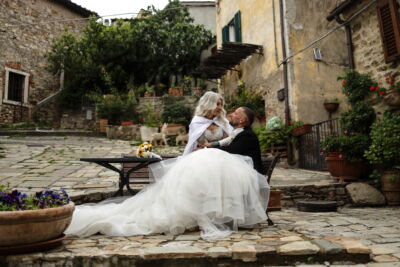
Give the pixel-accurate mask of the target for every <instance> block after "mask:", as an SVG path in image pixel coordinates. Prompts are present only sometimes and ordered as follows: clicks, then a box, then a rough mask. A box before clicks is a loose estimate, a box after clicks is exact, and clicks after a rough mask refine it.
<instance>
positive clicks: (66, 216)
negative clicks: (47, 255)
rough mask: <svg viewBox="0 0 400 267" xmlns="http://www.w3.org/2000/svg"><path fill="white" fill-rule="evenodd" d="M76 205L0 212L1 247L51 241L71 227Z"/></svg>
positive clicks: (71, 203)
mask: <svg viewBox="0 0 400 267" xmlns="http://www.w3.org/2000/svg"><path fill="white" fill-rule="evenodd" d="M74 209H75V205H74V203H73V202H70V203H69V204H68V205H64V206H61V207H56V208H48V209H38V210H23V211H0V246H15V245H22V244H31V243H37V242H41V241H46V240H51V239H54V238H56V237H59V236H60V235H61V234H62V233H63V232H64V231H65V229H67V227H68V226H69V224H70V223H71V220H72V213H73V212H74Z"/></svg>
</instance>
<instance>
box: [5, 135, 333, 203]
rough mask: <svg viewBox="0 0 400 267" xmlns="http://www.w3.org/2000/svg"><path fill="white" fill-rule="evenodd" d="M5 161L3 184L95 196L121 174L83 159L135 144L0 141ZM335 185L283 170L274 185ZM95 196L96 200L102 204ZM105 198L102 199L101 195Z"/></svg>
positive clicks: (113, 186)
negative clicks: (65, 190)
mask: <svg viewBox="0 0 400 267" xmlns="http://www.w3.org/2000/svg"><path fill="white" fill-rule="evenodd" d="M0 144H1V145H2V147H3V148H4V149H5V151H4V154H5V156H6V157H5V158H1V159H0V169H1V170H2V171H1V173H0V183H2V184H7V183H9V184H10V186H11V187H15V188H18V189H20V190H23V191H24V192H35V191H39V190H43V189H46V188H52V189H59V188H61V187H63V188H65V189H67V190H68V193H69V194H70V195H71V196H77V195H90V194H96V193H99V192H102V193H111V192H115V191H116V190H117V184H118V175H117V173H115V172H113V171H110V170H108V169H107V168H104V167H101V166H98V165H96V164H93V163H87V162H81V161H79V158H82V157H119V156H121V154H128V153H132V152H133V147H132V146H131V145H130V142H129V141H121V140H109V139H106V138H95V137H76V136H66V137H48V136H46V137H22V138H7V137H4V136H1V137H0ZM182 150H183V147H178V148H176V147H161V148H156V152H157V153H160V154H163V153H176V154H178V153H180V152H182ZM329 183H333V180H332V178H331V176H330V175H329V174H328V173H326V172H314V171H307V170H300V169H290V168H284V167H279V166H278V167H277V168H275V170H274V173H273V175H272V180H271V185H272V186H275V185H302V184H329ZM95 198H96V197H94V199H93V201H94V200H96V199H95ZM97 198H99V196H97Z"/></svg>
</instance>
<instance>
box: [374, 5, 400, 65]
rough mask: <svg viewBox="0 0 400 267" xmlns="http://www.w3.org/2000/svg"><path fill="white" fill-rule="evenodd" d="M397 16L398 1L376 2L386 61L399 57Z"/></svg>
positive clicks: (399, 27)
mask: <svg viewBox="0 0 400 267" xmlns="http://www.w3.org/2000/svg"><path fill="white" fill-rule="evenodd" d="M399 17H400V15H399V3H398V1H396V0H381V1H379V2H378V19H379V26H380V30H381V36H382V43H383V51H384V53H385V61H386V63H389V62H391V61H394V60H396V59H399V58H400V19H399Z"/></svg>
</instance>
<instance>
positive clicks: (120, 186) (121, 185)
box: [113, 171, 125, 197]
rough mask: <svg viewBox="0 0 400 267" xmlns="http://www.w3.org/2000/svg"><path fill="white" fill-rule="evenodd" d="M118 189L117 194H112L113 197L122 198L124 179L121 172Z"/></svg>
mask: <svg viewBox="0 0 400 267" xmlns="http://www.w3.org/2000/svg"><path fill="white" fill-rule="evenodd" d="M118 184H119V188H118V190H117V192H115V193H114V195H113V197H116V196H118V195H120V196H123V195H124V185H125V177H124V172H123V171H121V172H120V173H119V183H118Z"/></svg>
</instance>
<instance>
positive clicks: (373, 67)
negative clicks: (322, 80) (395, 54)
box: [344, 0, 400, 113]
mask: <svg viewBox="0 0 400 267" xmlns="http://www.w3.org/2000/svg"><path fill="white" fill-rule="evenodd" d="M397 2H398V3H399V4H400V0H397ZM367 3H369V1H366V0H364V1H360V3H359V4H358V5H355V6H354V7H352V8H351V9H349V10H347V11H346V13H344V17H345V18H347V17H350V16H351V15H352V14H354V13H355V12H356V11H357V10H359V9H361V8H362V7H364V6H365V5H366V4H367ZM351 30H352V34H353V45H354V61H355V68H356V70H357V71H359V72H361V73H368V74H370V75H371V76H372V77H373V78H374V79H375V80H376V81H377V82H383V85H385V79H384V77H385V75H388V74H389V73H390V72H392V71H398V70H399V69H400V60H398V61H395V62H391V63H389V64H387V63H386V62H385V56H384V50H383V44H382V37H381V33H380V29H379V21H378V13H377V10H376V4H374V5H372V6H370V7H369V8H368V9H366V10H365V11H364V12H363V13H361V14H360V15H359V16H358V17H356V18H355V19H354V20H353V21H352V23H351ZM373 104H374V108H375V109H376V110H377V112H378V113H382V111H383V110H385V109H387V108H388V107H387V106H386V105H385V104H384V103H383V101H380V102H379V101H376V102H374V103H373Z"/></svg>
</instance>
